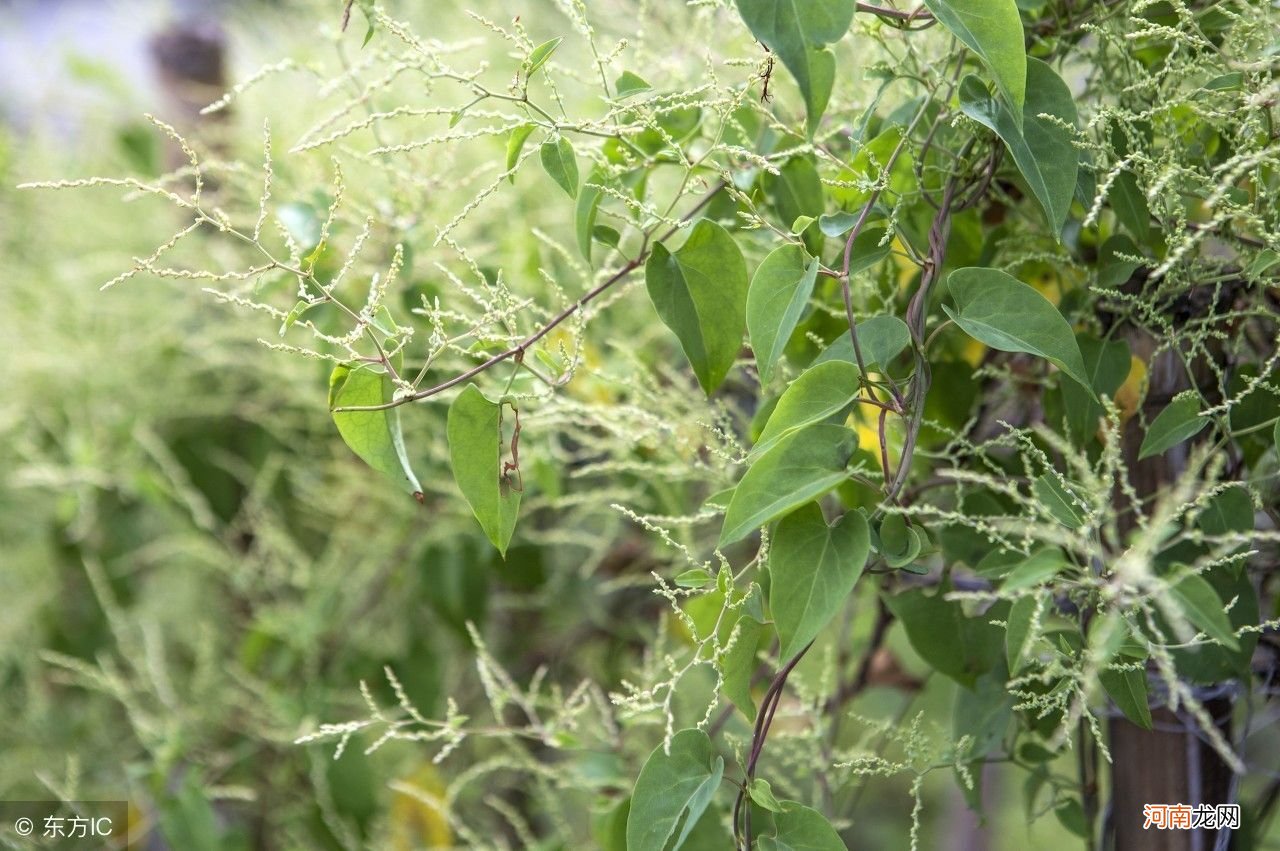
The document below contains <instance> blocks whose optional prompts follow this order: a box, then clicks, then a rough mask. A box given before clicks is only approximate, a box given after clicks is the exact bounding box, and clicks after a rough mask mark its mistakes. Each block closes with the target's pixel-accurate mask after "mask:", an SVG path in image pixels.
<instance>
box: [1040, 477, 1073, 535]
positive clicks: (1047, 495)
mask: <svg viewBox="0 0 1280 851" xmlns="http://www.w3.org/2000/svg"><path fill="white" fill-rule="evenodd" d="M1031 492H1032V493H1033V494H1035V497H1036V499H1037V500H1039V501H1040V504H1041V505H1042V506H1044V508H1045V510H1046V511H1048V512H1049V513H1050V514H1051V515H1053V518H1054V519H1055V520H1057V521H1058V522H1059V523H1061V524H1062V525H1063V526H1066V527H1067V528H1068V529H1079V528H1080V527H1081V526H1083V525H1084V520H1085V517H1084V510H1083V509H1082V508H1081V506H1080V500H1079V498H1078V497H1077V496H1076V495H1075V494H1074V493H1072V492H1071V490H1070V489H1069V488H1067V486H1066V485H1064V484H1063V483H1062V482H1061V481H1059V479H1058V477H1057V476H1056V475H1054V474H1052V473H1045V474H1044V475H1043V476H1038V477H1037V478H1036V479H1035V480H1034V481H1033V482H1032V483H1031Z"/></svg>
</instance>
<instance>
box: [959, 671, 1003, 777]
mask: <svg viewBox="0 0 1280 851" xmlns="http://www.w3.org/2000/svg"><path fill="white" fill-rule="evenodd" d="M1015 702H1016V698H1015V697H1014V696H1013V695H1012V694H1010V693H1009V689H1008V687H1007V686H1006V685H1005V677H1004V671H1003V670H1001V669H1000V668H999V667H998V666H997V667H995V668H993V669H992V670H990V671H987V672H986V673H985V674H983V675H982V676H980V677H978V679H977V682H975V683H974V687H973V688H972V689H964V688H962V689H957V690H956V699H955V704H954V705H953V706H952V710H951V736H952V738H953V739H954V740H955V741H959V740H960V739H961V738H963V737H965V736H968V737H969V741H970V744H969V748H968V750H967V751H965V756H967V757H984V756H987V755H988V754H990V753H991V752H992V751H994V750H996V749H997V748H998V747H1000V745H1001V742H1002V741H1003V740H1004V736H1005V733H1006V732H1007V731H1008V729H1009V722H1010V721H1011V720H1013V705H1014V703H1015Z"/></svg>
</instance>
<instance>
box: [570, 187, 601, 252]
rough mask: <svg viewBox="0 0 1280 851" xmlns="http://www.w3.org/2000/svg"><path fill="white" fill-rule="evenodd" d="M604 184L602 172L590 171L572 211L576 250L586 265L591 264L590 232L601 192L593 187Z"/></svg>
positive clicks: (594, 220) (593, 227) (598, 207)
mask: <svg viewBox="0 0 1280 851" xmlns="http://www.w3.org/2000/svg"><path fill="white" fill-rule="evenodd" d="M604 182H605V176H604V173H603V172H601V171H600V170H599V169H596V170H594V171H592V172H591V176H590V177H588V178H587V184H586V185H585V186H583V187H582V191H581V192H579V193H578V203H577V206H576V207H575V208H574V211H573V229H574V230H575V231H576V232H577V235H578V250H579V251H581V252H582V256H583V258H584V259H585V260H586V261H587V264H588V265H590V263H591V242H592V236H593V234H592V231H593V230H594V229H595V226H596V213H597V212H598V211H599V209H600V195H601V192H600V190H599V189H596V188H595V187H596V186H599V185H602V184H603V183H604Z"/></svg>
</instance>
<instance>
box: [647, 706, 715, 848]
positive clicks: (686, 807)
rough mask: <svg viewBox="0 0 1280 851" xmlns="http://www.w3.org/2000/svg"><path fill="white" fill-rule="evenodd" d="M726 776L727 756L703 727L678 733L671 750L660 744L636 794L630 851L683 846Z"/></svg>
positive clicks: (672, 739)
mask: <svg viewBox="0 0 1280 851" xmlns="http://www.w3.org/2000/svg"><path fill="white" fill-rule="evenodd" d="M723 776H724V759H723V758H722V757H720V756H717V755H716V753H715V749H714V748H713V747H712V746H711V739H710V738H708V737H707V734H706V733H704V732H702V731H701V730H697V729H690V730H681V731H680V732H678V733H676V734H675V735H674V736H672V737H671V742H670V752H669V753H668V752H667V751H666V750H664V749H663V746H662V745H658V747H657V748H655V749H654V751H653V753H651V754H650V755H649V758H648V759H647V760H645V764H644V768H642V769H640V776H639V778H637V779H636V787H635V791H633V792H632V793H631V812H630V813H629V814H628V816H627V851H677V849H679V848H680V846H681V845H683V844H684V841H685V840H686V839H687V838H688V837H689V834H690V832H691V831H692V830H693V828H694V825H696V824H697V822H698V819H699V818H700V817H701V816H702V813H703V812H704V811H705V810H706V809H707V806H708V805H709V804H710V803H711V801H712V799H713V798H714V797H715V794H716V791H717V790H718V789H719V788H720V779H721V778H722V777H723ZM677 828H679V831H678V832H677Z"/></svg>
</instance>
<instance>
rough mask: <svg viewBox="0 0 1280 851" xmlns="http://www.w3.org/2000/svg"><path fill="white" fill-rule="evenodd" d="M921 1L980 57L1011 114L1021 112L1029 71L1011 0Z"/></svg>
mask: <svg viewBox="0 0 1280 851" xmlns="http://www.w3.org/2000/svg"><path fill="white" fill-rule="evenodd" d="M924 5H925V6H926V7H928V9H929V11H930V12H932V13H933V16H934V17H935V18H937V19H938V21H939V22H940V23H941V24H942V25H943V26H944V27H946V28H947V29H949V30H951V32H952V33H953V34H954V35H955V37H956V38H958V39H960V41H962V42H963V43H964V45H965V47H968V48H969V49H970V50H972V51H973V52H974V53H976V54H978V56H979V57H981V59H982V61H983V63H985V64H986V66H987V68H988V69H989V70H990V71H991V76H992V77H994V78H995V81H996V86H997V87H998V88H999V89H1000V93H1001V94H1002V95H1004V98H1005V100H1006V101H1007V102H1008V104H1009V106H1010V107H1011V108H1012V109H1013V114H1014V115H1017V116H1021V115H1022V108H1023V103H1024V92H1025V90H1026V89H1027V88H1029V86H1030V79H1029V78H1030V71H1029V69H1028V68H1027V65H1028V62H1027V55H1026V51H1025V49H1024V48H1023V46H1022V45H1023V36H1022V19H1021V18H1020V17H1019V16H1018V5H1017V4H1016V3H1015V2H1014V0H925V3H924ZM1026 99H1029V97H1028V98H1026Z"/></svg>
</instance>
